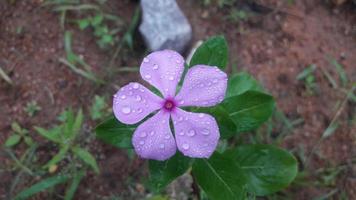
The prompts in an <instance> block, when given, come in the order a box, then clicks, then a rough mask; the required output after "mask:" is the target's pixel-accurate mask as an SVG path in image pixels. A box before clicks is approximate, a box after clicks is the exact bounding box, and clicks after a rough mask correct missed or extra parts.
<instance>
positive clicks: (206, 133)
mask: <svg viewBox="0 0 356 200" xmlns="http://www.w3.org/2000/svg"><path fill="white" fill-rule="evenodd" d="M201 133H202V134H203V135H209V134H210V131H209V130H208V129H203V130H202V131H201Z"/></svg>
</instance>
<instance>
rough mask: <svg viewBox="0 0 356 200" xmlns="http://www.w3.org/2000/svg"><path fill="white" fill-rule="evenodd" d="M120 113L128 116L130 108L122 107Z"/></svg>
mask: <svg viewBox="0 0 356 200" xmlns="http://www.w3.org/2000/svg"><path fill="white" fill-rule="evenodd" d="M121 112H122V113H124V114H130V112H131V108H130V107H123V108H122V109H121Z"/></svg>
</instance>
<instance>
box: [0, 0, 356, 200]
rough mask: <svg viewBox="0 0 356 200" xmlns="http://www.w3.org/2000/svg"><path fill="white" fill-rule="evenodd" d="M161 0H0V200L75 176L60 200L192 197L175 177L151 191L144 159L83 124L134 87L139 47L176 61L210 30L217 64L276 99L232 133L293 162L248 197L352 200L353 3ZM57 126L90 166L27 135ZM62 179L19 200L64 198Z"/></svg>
mask: <svg viewBox="0 0 356 200" xmlns="http://www.w3.org/2000/svg"><path fill="white" fill-rule="evenodd" d="M144 2H146V3H144ZM174 2H175V1H166V2H165V1H161V3H160V4H157V3H156V6H157V7H155V4H154V1H142V2H141V4H140V1H134V0H0V144H1V150H0V199H13V197H14V196H15V195H16V194H17V193H19V192H20V191H22V190H23V189H25V188H28V187H30V186H31V185H33V184H35V183H36V182H38V181H40V180H43V179H44V178H46V177H49V176H53V175H58V174H59V175H60V174H70V175H71V176H73V177H77V178H76V179H73V180H79V182H80V184H79V183H78V184H77V187H73V188H74V191H75V192H74V193H73V195H72V196H73V197H72V198H73V199H87V200H91V199H100V200H101V199H129V200H130V199H156V200H163V199H204V197H199V195H198V194H197V193H199V192H197V191H196V188H195V189H192V187H191V184H192V183H191V182H192V181H191V178H190V177H189V176H188V175H187V176H183V177H182V178H181V179H179V180H177V181H176V182H173V183H172V184H171V185H170V186H169V187H168V188H167V189H166V190H165V191H162V192H161V193H160V194H156V193H153V192H152V191H151V190H150V187H149V185H148V184H147V164H146V163H145V162H144V161H143V160H141V159H139V158H137V157H136V156H135V154H134V153H133V151H132V150H120V149H117V148H115V147H112V146H110V145H107V144H104V143H102V142H101V141H99V140H97V139H95V133H94V131H93V128H95V126H96V125H97V124H98V123H99V122H100V121H102V120H104V119H105V118H106V117H108V116H110V115H111V101H112V94H114V93H115V92H116V91H117V90H118V89H119V88H120V86H122V85H124V84H127V83H128V82H130V81H139V82H142V80H141V78H140V77H139V73H138V70H139V65H140V63H141V61H142V58H143V57H144V56H145V55H146V54H148V53H149V52H151V51H152V50H155V49H162V48H173V49H176V50H178V51H180V52H181V53H182V54H183V55H184V56H186V57H187V56H188V55H189V54H190V52H191V51H192V49H194V47H196V46H197V45H199V44H200V43H201V42H202V41H204V40H205V39H207V38H208V37H211V36H214V35H224V36H225V38H226V39H227V41H228V44H229V64H228V72H229V73H236V72H241V71H247V72H249V73H251V74H252V75H253V76H254V77H255V78H256V79H257V80H258V81H259V82H261V84H262V85H263V86H264V87H265V88H266V90H267V91H268V92H270V93H271V94H272V95H273V96H274V97H275V99H276V101H277V108H276V111H275V113H274V114H273V117H272V119H271V120H270V121H268V122H267V123H265V124H264V125H263V126H262V127H261V128H260V129H258V130H257V131H254V132H251V133H248V134H245V135H244V136H243V137H244V138H243V139H244V140H246V141H248V142H253V143H271V144H276V145H279V146H282V147H284V148H286V149H288V150H289V151H291V152H292V153H293V154H294V155H295V156H296V157H297V159H298V161H299V174H298V176H297V179H296V180H295V181H294V182H293V184H292V185H291V186H289V188H287V189H286V190H285V191H282V192H279V193H277V194H273V195H270V196H268V197H265V198H261V199H271V200H272V199H281V200H282V199H298V200H299V199H305V200H310V199H312V200H321V199H337V200H339V199H344V200H355V199H356V90H355V88H356V56H355V55H356V4H355V2H354V1H352V0H349V1H348V0H246V1H243V0H184V1H183V0H177V5H178V6H176V4H175V3H174ZM165 4H167V5H165ZM141 6H142V7H141ZM165 6H168V7H169V8H172V9H164V7H165ZM167 16H168V17H167ZM169 16H175V17H169ZM162 27H163V28H162ZM164 27H166V28H164ZM155 30H159V31H158V32H155ZM166 31H167V32H166ZM157 35H159V36H157ZM81 118H83V119H81ZM75 122H77V123H75ZM73 123H74V124H73ZM76 126H77V128H76V129H75V127H76ZM68 127H69V128H73V130H74V129H75V130H74V132H76V134H75V135H73V137H72V138H71V141H70V142H71V143H72V144H73V145H74V146H77V147H80V148H82V149H85V150H86V151H87V152H90V154H91V155H92V157H91V158H93V159H95V160H96V162H97V164H95V162H94V161H93V162H90V161H89V162H84V163H83V162H82V161H81V160H80V159H77V158H76V157H75V156H73V155H72V153H70V152H74V154H75V153H78V151H76V150H74V149H72V151H69V150H68V149H67V150H63V148H62V147H63V144H65V143H67V142H68V141H50V140H48V139H45V138H44V137H43V136H41V135H44V134H46V133H50V132H51V131H56V130H58V129H61V128H64V129H65V128H68ZM222 145H223V144H222ZM61 152H62V153H61ZM58 154H59V156H58ZM82 155H83V154H82ZM84 156H85V155H84ZM86 156H88V155H86ZM89 157H90V156H89ZM53 159H57V161H53V162H52V163H48V161H52V160H53ZM89 160H90V159H89ZM45 165H47V166H45ZM92 169H93V170H92ZM98 169H100V173H99V174H97V173H95V171H97V170H98ZM73 182H74V181H72V182H71V181H68V182H66V181H63V182H61V184H59V185H56V186H55V187H48V188H46V189H45V190H44V192H41V193H38V194H36V195H34V196H32V197H31V198H30V199H63V198H66V197H64V196H63V193H64V191H66V190H68V187H67V186H68V185H71V184H72V183H73ZM193 188H194V187H193Z"/></svg>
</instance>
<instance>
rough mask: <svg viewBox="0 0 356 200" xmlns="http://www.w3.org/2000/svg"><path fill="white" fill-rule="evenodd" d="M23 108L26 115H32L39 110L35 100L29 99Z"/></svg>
mask: <svg viewBox="0 0 356 200" xmlns="http://www.w3.org/2000/svg"><path fill="white" fill-rule="evenodd" d="M24 110H25V112H26V113H27V114H28V116H30V117H33V116H34V115H35V114H36V113H37V112H38V111H40V110H41V107H40V106H39V105H38V104H37V101H30V102H28V103H27V104H26V107H25V109H24Z"/></svg>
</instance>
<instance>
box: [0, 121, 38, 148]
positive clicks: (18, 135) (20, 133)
mask: <svg viewBox="0 0 356 200" xmlns="http://www.w3.org/2000/svg"><path fill="white" fill-rule="evenodd" d="M11 129H12V131H13V133H12V135H11V136H10V137H9V138H7V140H6V141H5V147H12V146H15V145H16V144H18V143H19V142H20V141H21V140H23V141H24V142H25V143H26V144H27V145H28V146H31V145H32V144H33V140H32V138H31V137H30V136H29V134H28V133H29V131H28V130H27V129H24V128H21V126H20V125H19V124H18V123H17V122H13V123H12V124H11Z"/></svg>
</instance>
